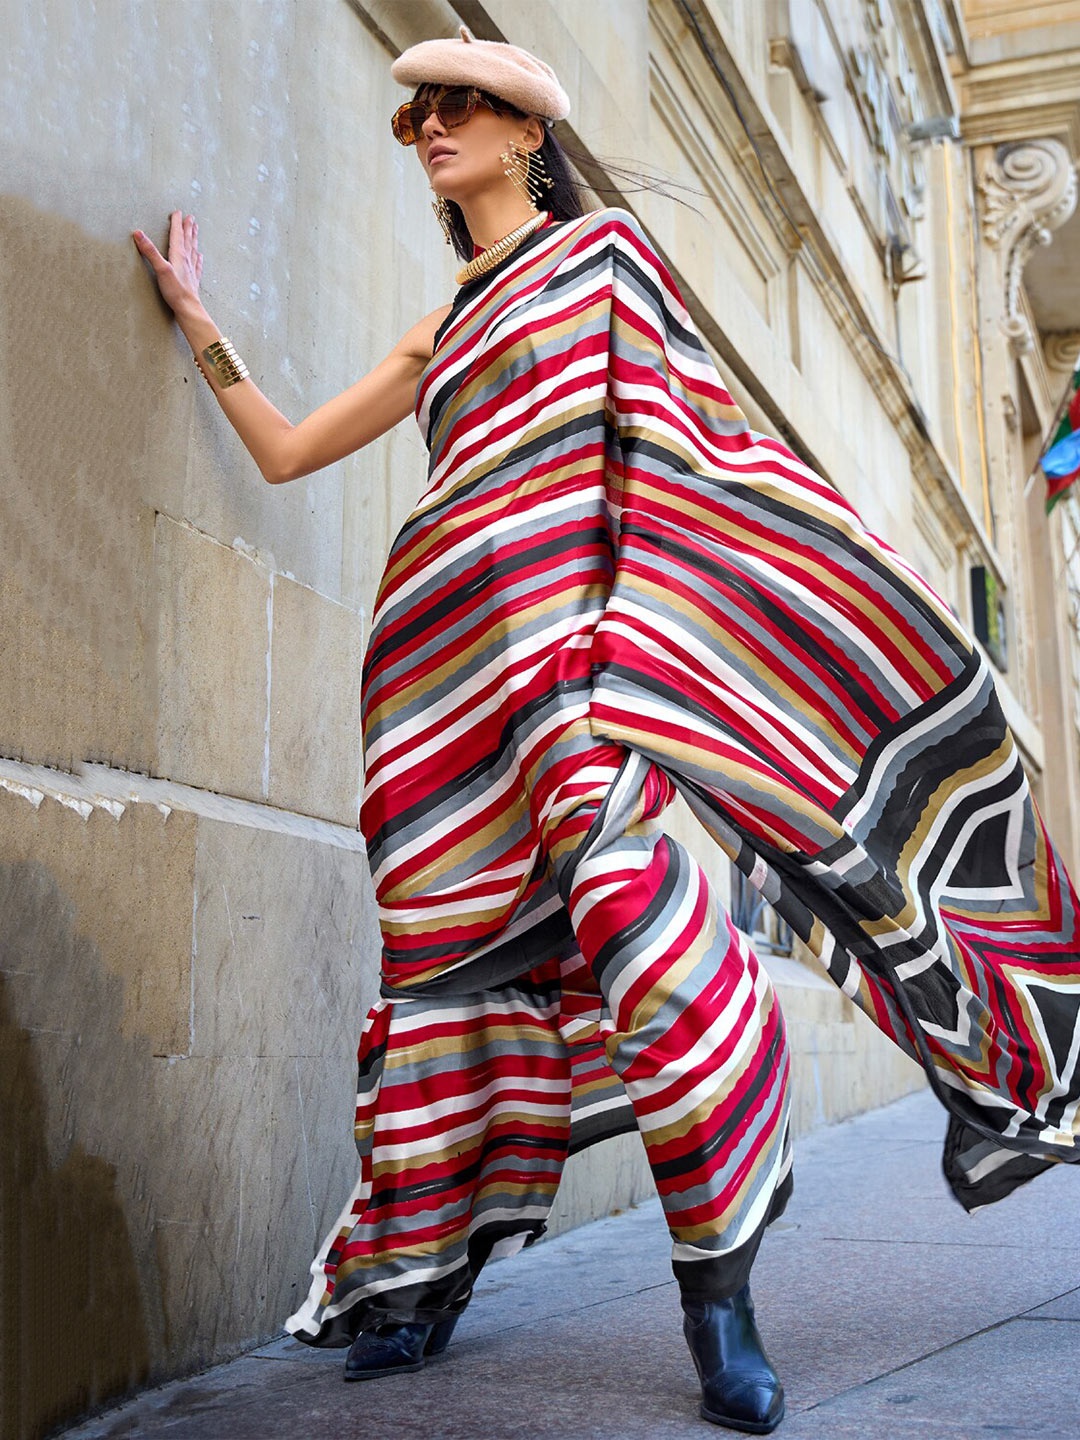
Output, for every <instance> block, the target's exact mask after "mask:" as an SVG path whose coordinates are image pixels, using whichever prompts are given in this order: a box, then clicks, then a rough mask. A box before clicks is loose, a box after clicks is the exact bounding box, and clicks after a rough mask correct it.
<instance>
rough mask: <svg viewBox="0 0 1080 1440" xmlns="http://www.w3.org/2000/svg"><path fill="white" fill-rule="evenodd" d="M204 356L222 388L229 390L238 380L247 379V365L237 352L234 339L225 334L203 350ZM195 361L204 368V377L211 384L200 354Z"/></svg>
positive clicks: (200, 367) (201, 368)
mask: <svg viewBox="0 0 1080 1440" xmlns="http://www.w3.org/2000/svg"><path fill="white" fill-rule="evenodd" d="M202 358H203V360H205V361H206V363H207V365H209V366H210V368H211V369H212V370H213V372H214V374H215V376H216V377H217V382H218V384H219V385H220V386H221V388H222V390H227V389H228V388H229V386H230V385H235V384H236V382H237V381H238V380H246V379H247V378H248V368H247V366H246V365H245V364H244V362H243V360H241V359H240V356H239V355H238V354H237V353H236V350H235V348H234V347H233V343H232V341H231V340H226V338H225V336H224V335H223V336H222V337H221V339H220V340H215V341H214V343H213V344H212V345H207V347H206V349H205V350H204V351H203V352H202ZM195 363H196V365H198V367H199V369H200V370H202V373H203V379H204V380H205V381H206V383H207V384H208V385H209V384H210V376H209V375H208V374H207V373H206V370H205V369H204V368H203V365H202V363H201V362H200V360H199V357H198V356H196V357H195ZM211 388H213V387H211Z"/></svg>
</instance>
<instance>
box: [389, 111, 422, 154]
mask: <svg viewBox="0 0 1080 1440" xmlns="http://www.w3.org/2000/svg"><path fill="white" fill-rule="evenodd" d="M428 113H429V112H428V108H427V106H426V105H423V104H421V102H420V101H419V100H410V101H407V102H406V104H404V105H402V106H401V107H400V108H399V109H398V110H396V111H395V112H394V118H393V119H392V120H391V121H390V128H391V129H392V130H393V132H394V138H395V139H396V140H399V141H400V142H401V144H402V145H415V144H416V141H417V138H418V136H419V134H420V127H421V126H422V125H423V123H424V121H425V120H426V119H427V117H428Z"/></svg>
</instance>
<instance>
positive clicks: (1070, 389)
mask: <svg viewBox="0 0 1080 1440" xmlns="http://www.w3.org/2000/svg"><path fill="white" fill-rule="evenodd" d="M1078 371H1080V353H1078V354H1077V357H1076V364H1075V365H1074V366H1073V368H1072V374H1071V375H1070V376H1069V380H1068V383H1067V384H1066V386H1065V394H1064V395H1063V396H1062V397H1061V402H1060V404H1059V405H1058V407H1057V410H1056V411H1055V412H1054V418H1053V420H1051V422H1050V425H1049V427H1048V429H1047V431H1046V433H1045V435H1043V438H1042V444H1041V445H1040V446H1039V458H1038V460H1036V461H1035V467H1034V469H1033V470H1032V472H1031V474H1030V475H1029V476H1028V477H1027V479H1026V480H1025V481H1024V499H1025V500H1026V499H1027V498H1028V496H1029V495H1030V494H1031V487H1032V485H1034V484H1035V477H1036V476H1037V475H1038V473H1039V467H1040V466H1041V465H1042V457H1043V456H1044V455H1045V454H1046V452H1047V449H1048V448H1049V443H1050V439H1051V437H1052V436H1053V434H1054V432H1055V431H1056V430H1057V428H1058V426H1059V425H1060V424H1061V420H1062V416H1063V415H1064V414H1065V412H1066V410H1068V408H1069V402H1070V401H1071V400H1072V397H1073V395H1074V393H1075V391H1076V386H1075V385H1074V384H1073V381H1074V380H1075V379H1076V376H1077V372H1078Z"/></svg>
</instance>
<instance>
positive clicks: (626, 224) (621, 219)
mask: <svg viewBox="0 0 1080 1440" xmlns="http://www.w3.org/2000/svg"><path fill="white" fill-rule="evenodd" d="M582 225H583V227H584V228H585V229H587V230H592V231H597V232H604V231H611V232H613V233H616V234H618V233H622V234H626V233H629V234H631V235H635V236H639V237H640V238H641V239H643V240H644V239H646V238H647V237H646V235H645V230H644V228H643V227H642V224H641V221H640V220H639V219H638V218H637V216H636V215H632V214H631V213H630V211H629V210H623V209H622V208H621V207H620V206H618V205H605V206H604V208H603V209H602V210H590V211H589V213H588V214H587V215H585V216H583V217H582Z"/></svg>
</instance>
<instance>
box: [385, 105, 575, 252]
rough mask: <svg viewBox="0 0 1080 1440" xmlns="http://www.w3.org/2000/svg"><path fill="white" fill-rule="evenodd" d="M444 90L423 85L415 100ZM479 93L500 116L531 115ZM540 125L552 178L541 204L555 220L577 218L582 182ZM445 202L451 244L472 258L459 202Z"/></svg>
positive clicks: (542, 157)
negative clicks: (447, 209)
mask: <svg viewBox="0 0 1080 1440" xmlns="http://www.w3.org/2000/svg"><path fill="white" fill-rule="evenodd" d="M442 89H445V86H442V85H421V86H420V87H419V89H418V90H417V91H416V94H415V95H414V96H413V99H414V100H421V99H424V98H425V97H426V95H427V94H428V92H430V91H432V90H442ZM480 94H481V95H482V96H483V97H484V100H485V101H486V102H487V103H488V104H489V105H490V107H491V109H493V110H495V111H496V112H497V113H498V114H500V115H513V116H515V117H517V118H518V119H520V120H527V119H528V118H529V117H528V114H527V113H526V112H525V111H524V110H518V109H517V107H516V106H514V105H511V104H510V102H509V101H508V100H503V99H501V98H500V97H499V96H497V95H489V94H488V92H487V91H486V90H481V91H480ZM541 124H543V125H544V140H543V144H542V145H541V146H540V148H539V150H537V151H534V152H533V153H534V155H536V157H537V160H538V161H539V163H540V164H542V166H543V169H544V171H546V173H547V175H548V176H549V177H550V179H551V182H552V184H551V188H550V189H545V191H544V196H543V199H542V200H541V202H540V203H541V205H542V207H543V208H544V209H545V210H547V211H549V213H550V215H551V218H552V219H553V220H576V219H577V218H578V216H579V215H584V214H585V205H584V202H583V201H582V198H581V189H580V186H579V183H578V181H577V179H576V177H575V175H574V172H573V170H572V169H571V166H570V161H569V159H568V158H567V154H566V151H565V150H564V149H563V147H562V146H561V145H560V144H559V142H558V140H556V139H555V132H554V131H553V130H552V129H551V128H550V126H548V125H546V124H544V122H543V121H541ZM446 204H447V207H448V208H449V210H450V231H451V234H452V236H453V240H452V242H451V243H452V244H453V247H454V250H455V251H456V252H457V254H458V255H459V256H460V257H461V259H462V260H471V259H472V257H473V251H474V249H475V248H476V247H475V245H474V243H473V238H472V236H471V235H470V234H469V227H468V226H467V225H466V224H465V216H464V215H463V214H462V213H461V208H460V206H458V205H456V204H455V203H454V201H453V200H447V202H446Z"/></svg>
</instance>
